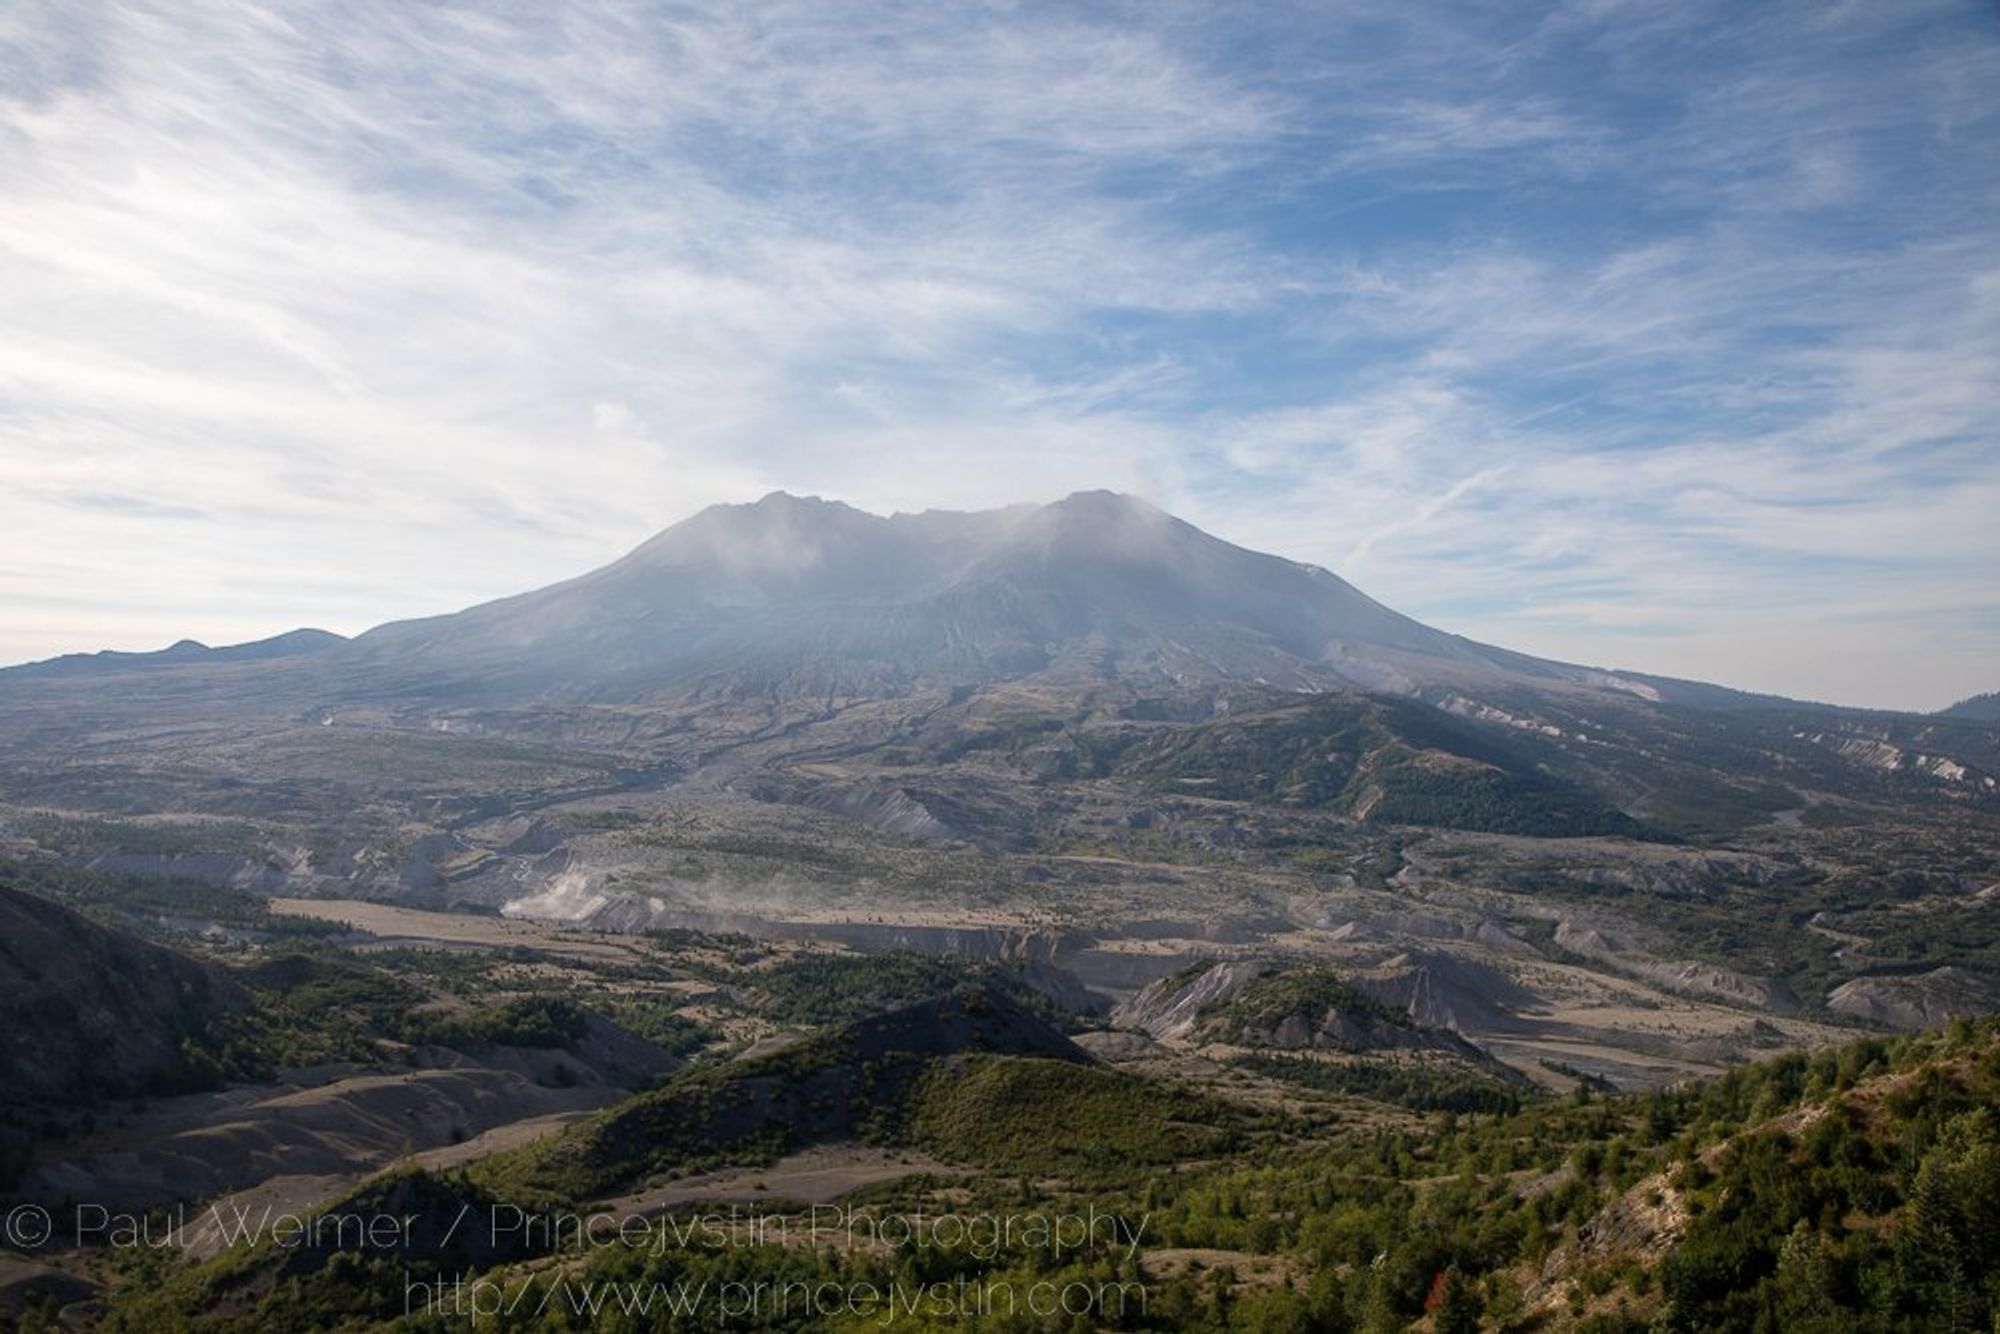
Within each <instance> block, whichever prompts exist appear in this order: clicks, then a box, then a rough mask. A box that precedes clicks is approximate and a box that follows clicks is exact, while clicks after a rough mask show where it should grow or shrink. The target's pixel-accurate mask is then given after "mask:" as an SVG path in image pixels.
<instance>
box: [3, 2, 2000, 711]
mask: <svg viewBox="0 0 2000 1334" xmlns="http://www.w3.org/2000/svg"><path fill="white" fill-rule="evenodd" d="M0 292H4V293H5V294H6V299H5V300H4V302H0V661H12V660H20V659H25V658H31V657H37V656H43V655H46V654H50V653H54V652H59V651H65V650H72V649H81V648H96V647H103V646H116V647H151V646H157V645H159V644H162V643H165V642H167V641H169V640H172V639H174V638H178V637H180V636H181V635H184V634H185V635H193V636H196V637H199V638H203V639H206V640H208V641H209V642H226V641H229V640H232V639H242V638H248V637H254V636H257V635H262V634H267V633H271V632H275V631H278V630H282V629H285V628H289V627H290V626H293V625H297V624H318V625H323V626H327V627H328V628H332V629H337V630H342V631H349V632H352V631H356V630H359V629H362V628H365V627H366V626H368V625H370V624H373V623H376V622H378V621H381V620H385V619H390V618H393V617H398V616H407V615H416V614H425V613H431V612H435V611H439V610H445V609H450V608H453V607H457V606H461V605H465V604H467V603H470V602H473V601H477V600H480V599H483V598H486V597H491V596H496V595H500V594H504V593H509V592H514V591H518V590H520V589H523V588H526V587H529V586H533V585H536V584H539V583H544V582H549V581H552V580H554V579H557V578H560V577H564V576H567V575H569V574H572V573H575V572H577V571H579V570H581V569H584V568H587V567H589V566H591V565H594V564H597V563H600V562H601V561H603V560H605V559H608V558H610V557H612V556H614V555H616V554H618V553H620V552H621V551H622V550H624V549H625V548H627V547H629V546H631V545H633V544H635V543H637V542H638V541H640V540H641V539H643V538H644V537H645V536H647V535H648V534H649V533H651V532H652V531H654V530H656V529H658V528H660V527H662V526H664V525H665V524H667V523H669V522H671V521H673V520H675V519H677V518H680V517H682V516H684V515H686V514H688V513H690V512H692V511H693V510H695V509H697V508H699V507H701V506H703V505H705V504H708V503H711V502H713V501H719V500H746V499H752V498H754V497H756V496H758V495H760V494H762V493H763V492H765V491H768V490H771V489H774V488H779V487H782V488H786V489H790V490H793V491H800V492H817V493H820V494H825V495H829V496H837V497H840V498H842V499H846V500H849V501H851V502H853V503H855V504H858V505H861V506H863V507H864V508H871V509H875V510H879V511H886V510H890V509H897V508H903V509H920V508H926V507H932V506H941V507H974V506H985V505H990V504H999V503H1005V502H1011V501H1016V500H1024V499H1048V498H1054V497H1056V496H1059V495H1061V494H1063V493H1065V492H1067V491H1070V490H1074V489H1078V488H1084V487H1092V486H1112V487H1116V488H1119V489H1124V490H1130V491H1135V492H1139V493H1142V494H1145V495H1147V496H1148V497H1150V498H1152V499H1153V500H1155V501H1156V502H1158V503H1160V504H1162V505H1164V506H1166V507H1168V508H1170V509H1172V510H1174V511H1176V512H1177V513H1180V514H1182V515H1183V516H1185V517H1187V518H1189V519H1190V520H1192V521H1194V522H1197V523H1199V524H1202V525H1203V526H1205V527H1207V528H1209V529H1211V530H1212V531H1215V532H1217V533H1219V534H1221V535H1223V536H1226V537H1229V538H1231V539H1232V540H1236V541H1240V542H1243V543H1245V544H1247V545H1252V546H1257V547H1260V548H1264V549H1268V550H1274V551H1278V552H1281V553H1283V554H1285V555H1289V556H1294V557H1297V558H1301V559H1307V560H1312V561H1316V562H1319V563H1322V564H1325V565H1328V566H1329V567H1331V568H1333V569H1335V570H1337V571H1338V572H1340V573H1341V574H1343V575H1345V576H1346V577H1348V578H1349V579H1351V580H1352V581H1354V582H1355V583H1357V584H1359V585H1360V586H1361V587H1362V588H1364V589H1365V590H1367V591H1369V592H1370V593H1372V594H1374V595H1375V596H1377V597H1378V598H1380V599H1382V600H1383V601H1386V602H1388V603H1390V604H1391V605H1394V606H1396V607H1398V608H1399V609H1401V610H1404V611H1407V612H1409V613H1411V614H1414V615H1417V616H1420V617H1422V618H1424V619H1426V620H1429V621H1431V622H1433V623H1434V624H1437V625H1440V626H1443V627H1445V628H1447V629H1451V630H1456V631H1460V632H1463V633H1466V634H1470V635H1474V636H1477V637H1479V638H1483V639H1487V640H1490V641H1493V642H1497V643H1501V644H1505V645H1508V646H1510V647H1515V648H1519V649H1524V650H1527V651H1531V652H1537V653H1542V654H1547V655H1550V656H1556V657H1562V658H1566V659H1570V660H1575V661H1582V662H1589V663H1594V664H1599V665H1605V666H1618V667H1628V668H1639V669H1645V670H1652V671H1658V672H1666V673H1672V674H1677V675H1685V676H1693V677H1699V678H1704V679H1710V680H1717V681H1722V682H1726V683H1728V684H1733V685H1739V686H1746V687H1751V688H1757V689H1765V690H1774V691H1780V692H1783V693H1788V694H1794V695H1802V696H1810V697H1816V698H1824V699H1832V700H1838V701H1843V702H1852V703H1863V704H1876V705H1887V706H1897V707H1918V708H1929V707H1936V706H1939V705H1942V704H1945V703H1947V702H1949V701H1950V700H1952V699H1954V698H1957V697H1959V696H1962V695H1965V694H1968V693H1971V692H1973V691H1977V690H1992V689H2000V578H1996V571H2000V517H1996V516H2000V392H1996V386H2000V10H1996V8H1995V6H1993V5H1992V4H1990V3H1964V4H1946V3H1926V2H1925V0H1897V2H1896V3H1848V4H1838V3H1825V2H1824V0H1819V2H1815V3H1801V4H1786V3H1775V2H1774V3H1762V4H1758V5H1751V6H1746V5H1740V4H1700V3H1687V4H1637V3H1631V4H1626V3H1615V2H1613V0H1575V2H1574V3H1568V4H1555V5H1550V6H1527V5H1514V4H1493V5H1471V4H1467V5H1425V4H1416V3H1403V2H1401V0H1398V2H1396V3H1375V2H1374V0H1368V2H1366V3H1354V4H1310V5H1307V4H1268V5H1229V6H1212V5H1206V4H1188V5H1177V4H1172V3H1139V4H1132V5H1129V6H1121V5H1115V4H1112V5H1087V6H1086V5H1068V6H1063V5H1047V4H1035V3H1019V4H1014V3H1003V4H994V5H971V4H966V5H940V4H934V3H921V4H911V5H897V4H894V3H880V2H878V0H871V2H870V3H867V4H852V5H849V4H845V3H840V2H839V0H820V2H816V3H806V4H800V5H796V6H792V5H785V4H775V3H774V4H755V5H743V6H730V5H704V6H699V7H677V6H670V5H642V4H617V5H610V4H607V5H594V4H589V3H580V2H579V3H566V4H563V5H544V4H539V3H533V4H521V5H519V6H515V7H512V8H509V7H507V6H504V5H497V4H482V5H475V6H462V7H461V6H450V5H430V4H425V5H411V4H406V3H402V2H401V0H395V2H394V3H390V2H388V0H383V2H382V3H369V2H368V0H361V2H360V3H356V0H341V2H340V3H337V4H335V3H326V4H313V3H306V2H302V3H298V4H291V5H286V6H283V7H266V6H260V5H247V4H231V3H226V2H225V0H215V2H213V3H200V4H193V5H186V4H179V3H175V4H158V5H153V4H139V3H134V4H122V3H90V0H82V2H81V3H79V2H77V0H46V2H43V0H27V3H25V4H19V3H17V4H15V5H12V6H9V7H8V8H7V9H6V10H4V11H0Z"/></svg>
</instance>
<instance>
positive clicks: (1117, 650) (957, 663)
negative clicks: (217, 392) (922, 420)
mask: <svg viewBox="0 0 2000 1334" xmlns="http://www.w3.org/2000/svg"><path fill="white" fill-rule="evenodd" d="M213 656H214V652H212V651H203V653H197V654H192V655H190V657H189V665H190V666H192V667H203V666H207V667H210V668H212V667H213V666H214V664H213V663H212V662H211V661H210V658H212V657H213ZM271 665H272V666H273V667H279V666H282V667H283V668H284V669H285V670H284V672H283V673H282V674H281V676H280V677H279V678H276V679H277V680H278V681H279V682H280V684H281V685H282V686H283V688H284V689H288V690H290V691H291V692H293V693H295V694H296V695H298V696H300V697H301V699H302V701H303V700H304V699H305V698H308V697H309V698H310V700H311V701H312V706H313V707H321V706H325V705H335V704H339V703H341V702H349V703H352V702H373V703H377V704H389V705H391V706H394V707H403V706H407V705H413V704H414V705H422V706H426V707H476V706H481V705H511V704H518V703H522V702H525V701H531V700H555V701H570V702H579V703H582V702H588V703H599V704H603V703H629V702H659V701H663V700H670V699H684V700H689V701H699V700H704V699H713V698H718V697H722V698H742V697H759V696H770V697H779V698H789V697H822V698H834V697H844V698H855V697H881V696H888V695H896V694H900V693H902V692H906V691H908V690H911V689H915V688H919V687H944V688H950V687H956V686H961V685H967V684H979V683H985V682H993V681H999V680H1010V679H1017V678H1023V677H1038V678H1042V679H1047V680H1050V681H1055V682H1071V683H1088V682H1095V681H1110V680H1116V681H1119V682H1122V683H1125V684H1129V685H1142V686H1143V685H1151V686H1154V687H1187V686H1199V685H1215V684H1243V683H1258V684H1261V685H1263V686H1266V687H1270V688H1277V689H1304V690H1318V689H1328V688H1337V687H1346V688H1355V687H1359V688H1363V689H1371V690H1388V691H1393V692H1397V693H1411V692H1414V691H1416V690H1417V689H1419V688H1421V687H1424V686H1426V685H1430V684H1435V683H1443V682H1448V683H1456V684H1461V685H1469V684H1475V683H1492V682H1495V681H1517V682H1528V681H1532V682H1537V683H1540V684H1543V685H1557V686H1566V687H1569V688H1574V689H1581V690H1586V691H1596V692H1604V691H1610V692H1612V693H1616V694H1621V695H1622V696H1623V697H1625V698H1628V699H1629V698H1633V697H1654V696H1656V695H1657V694H1658V691H1657V689H1656V688H1655V687H1654V686H1651V685H1645V684H1642V683H1640V682H1638V680H1637V678H1633V679H1630V680H1627V679H1624V678H1618V677H1612V676H1609V675H1608V674H1606V673H1602V672H1596V671H1590V670H1586V669H1582V668H1574V667H1568V666H1564V665H1562V664H1559V663H1551V662H1544V661H1542V660H1539V659H1535V658H1530V657H1526V656H1524V655H1521V654H1516V653H1510V652H1507V651H1505V650H1503V649H1497V648H1491V647H1488V646H1486V645H1482V644H1476V643H1474V642H1472V641H1470V640H1467V639H1463V638H1460V637H1458V636H1456V635H1449V634H1445V633H1442V632H1440V631H1437V630H1433V629H1431V628H1430V627H1428V626H1425V625H1422V624H1420V623H1418V622H1416V621H1413V620H1411V619H1410V618H1408V617H1406V616H1403V615H1400V614H1398V613H1396V612H1394V611H1391V610H1389V609H1388V608H1387V607H1384V606H1382V605H1381V604H1380V603H1377V602H1375V601H1374V600H1373V599H1371V598H1368V597H1367V596H1365V595H1364V594H1362V593H1361V592H1359V591H1358V590H1357V589H1355V588H1354V587H1353V586H1351V585H1349V584H1348V583H1346V582H1345V581H1343V580H1341V579H1340V578H1338V577H1337V576H1335V575H1333V574H1331V573H1330V572H1328V571H1326V570H1323V569H1320V568H1318V567H1316V566H1312V565H1305V564H1301V563H1299V562H1296V561H1290V560H1285V559H1281V558H1279V557H1276V556H1269V555H1264V554H1261V553H1259V552H1254V551H1249V550H1246V549H1244V548H1242V547H1238V546H1234V545H1232V544H1230V543H1228V542H1224V541H1222V540H1220V539H1218V538H1215V537H1211V536H1209V535H1208V534H1206V533H1204V532H1202V531H1201V530H1200V529H1198V528H1195V527H1194V526H1193V525H1191V524H1188V523H1185V522H1183V521H1181V520H1179V519H1176V518H1174V517H1172V516H1171V515H1168V514H1165V513H1163V512H1161V511H1160V510H1158V509H1155V508H1154V507H1153V506H1151V505H1149V504H1147V503H1145V502H1144V501H1141V500H1137V499H1134V498H1132V497H1129V496H1120V495H1115V494H1112V493H1110V492H1104V491H1092V492H1082V493H1079V494H1076V495H1073V496H1070V497H1068V498H1067V499H1065V500H1061V501H1057V502H1055V503H1053V504H1049V505H1042V506H1025V505H1024V506H1015V507H1011V508H1007V509H1000V510H991V511H985V512H980V513H954V512H941V511H927V512H925V513H923V514H896V515H892V516H890V517H887V518H882V517H878V516H875V515H871V514H866V513H863V512H862V511H860V510H856V509H853V508H851V507H850V506H847V505H844V504H839V503H837V502H830V501H824V500H819V499H816V498H805V499H801V498H798V497H794V496H790V495H786V494H783V493H774V494H772V495H770V496H766V497H765V498H764V499H762V500H760V501H758V502H756V503H755V504H752V505H718V506H713V507H711V508H709V509H707V510H704V511H702V512H701V513H699V514H697V515H695V516H694V517H692V518H690V519H688V520H686V521H684V522H682V523H679V524H676V525H674V526H673V527H671V528H669V529H667V530H666V531H664V532H662V533H660V534H659V535H658V536H657V537H654V538H653V539H651V540H650V541H648V542H646V543H644V544H643V545H641V546H640V547H638V548H637V549H635V550H634V551H632V552H631V553H630V554H629V555H627V556H625V557H624V558H622V559H620V560H618V561H615V562H613V563H612V564H610V565H607V566H605V567H604V568H602V569H599V570H596V571H593V572H591V573H589V574H586V575H583V576H581V577H580V578H576V579H572V580H569V581H567V582H564V583H560V584H556V585H553V586H551V587H548V588H543V589H539V590H537V591H534V592H530V593H524V594H521V595H519V596H516V597H510V598H504V599H501V600H499V601H497V602H489V603H486V604H484V605H482V606H477V607H473V608H471V609H469V610H466V611H462V612H458V613H456V614H453V615H448V616H436V617H430V618H427V619H423V620H415V621H402V622H396V623H393V624H389V625H384V626H380V627H377V628H376V629H374V630H371V631H369V632H368V633H366V634H364V635H361V636H360V637H358V638H357V639H355V640H353V641H350V642H347V643H343V644H336V645H333V646H331V647H320V648H317V649H316V650H315V651H313V652H311V653H303V654H299V655H295V656H294V657H293V658H292V659H290V660H288V661H286V662H283V663H279V662H276V661H274V662H273V663H272V664H271ZM267 684H268V683H267ZM302 707H303V702H302Z"/></svg>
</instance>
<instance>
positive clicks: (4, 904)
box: [0, 887, 247, 1102]
mask: <svg viewBox="0 0 2000 1334" xmlns="http://www.w3.org/2000/svg"><path fill="white" fill-rule="evenodd" d="M246 1003H247V998H246V997H245V996H244V994H243V992H242V990H241V989H240V988H239V987H237V986H236V985H235V984H234V983H233V982H231V981H230V980H228V979H227V978H226V977H224V976H223V975H222V974H220V973H218V972H217V971H215V970H214V969H211V968H209V967H207V966H206V965H204V964H201V963H198V962H196V961H195V960H193V959H190V958H187V957H186V956H185V955H180V954H176V953H174V952H173V951H171V950H166V949H162V948H160V947H159V946H157V945H149V944H147V943H146V942H144V941H141V940H135V939H133V938H131V937H129V936H125V935H121V934H120V933H118V932H115V931H111V930H108V929H106V928H104V927H101V926H98V925H97V924H96V923H94V922H91V921H89V920H88V919H86V918H83V917H80V916H78V915H77V914H76V913H73V912H71V911H70V910H69V909H67V908H64V907H61V906H59V905H57V904H54V903H51V902H49V901H48V900H46V899H42V898H37V897H35V896H34V895H32V894H24V893H22V892H20V891H18V890H14V889H8V888H5V887H0V1102H4V1101H23V1102H38V1101H48V1100H63V1099H68V1098H75V1097H84V1096H101V1095H111V1094H121V1095H122V1094H135V1093H140V1092H144V1091H150V1090H156V1089H159V1088H162V1087H171V1086H175V1085H184V1084H190V1083H192V1082H194V1081H195V1080H196V1072H195V1071H194V1070H193V1068H192V1067H191V1066H190V1065H189V1062H188V1059H187V1057H186V1056H185V1054H184V1050H183V1044H184V1043H185V1042H186V1041H187V1040H188V1039H190V1038H193V1037H196V1036H198V1035H199V1034H200V1033H201V1032H202V1030H203V1028H204V1026H205V1025H206V1024H207V1023H208V1021H209V1020H211V1019H213V1018H214V1017H215V1016H217V1015H218V1014H220V1013H222V1012H224V1011H226V1010H232V1009H236V1008H240V1007H241V1006H242V1005H244V1004H246Z"/></svg>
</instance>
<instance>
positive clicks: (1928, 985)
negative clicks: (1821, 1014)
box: [1826, 965, 2000, 1030]
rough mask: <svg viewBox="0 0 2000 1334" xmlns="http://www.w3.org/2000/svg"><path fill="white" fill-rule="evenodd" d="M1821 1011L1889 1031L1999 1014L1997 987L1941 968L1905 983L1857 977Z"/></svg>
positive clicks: (1829, 998) (1986, 980)
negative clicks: (1864, 1021) (1995, 1012)
mask: <svg viewBox="0 0 2000 1334" xmlns="http://www.w3.org/2000/svg"><path fill="white" fill-rule="evenodd" d="M1826 1008H1827V1009H1829V1010H1832V1011H1833V1012H1834V1013H1836V1014H1844V1015H1849V1016H1851V1017H1853V1018H1855V1019H1863V1020H1866V1021H1868V1022H1870V1023H1876V1024H1886V1025H1888V1026H1889V1027H1891V1028H1905V1029H1913V1030H1914V1029H1920V1028H1936V1027H1937V1026H1938V1025H1940V1024H1944V1023H1947V1022H1949V1021H1950V1020H1953V1019H1959V1018H1965V1017H1969V1016H1972V1015H1980V1014H1991V1013H1992V1012H1993V1011H1995V1010H2000V985H1996V984H1995V983H1994V982H1993V980H1992V979H1990V978H1987V977H1982V976H1981V975H1979V974H1978V973H1974V972H1970V971H1968V970H1966V969H1964V968H1956V967H1952V966H1950V965H1946V966H1945V967H1943V968H1934V969H1932V970H1931V971H1930V972H1928V973H1917V974H1913V975H1910V976H1905V977H1857V978H1855V979H1854V980H1853V981H1852V982H1844V983H1842V984H1841V985H1840V986H1838V987H1835V988H1834V989H1833V991H1832V992H1830V993H1829V994H1828V995H1827V998H1826Z"/></svg>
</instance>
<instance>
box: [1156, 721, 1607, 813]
mask: <svg viewBox="0 0 2000 1334" xmlns="http://www.w3.org/2000/svg"><path fill="white" fill-rule="evenodd" d="M1117 769H1118V772H1119V774H1120V775H1122V776H1124V777H1127V778H1129V779H1133V780H1136V781H1138V782H1139V783H1140V784H1141V785H1143V786H1145V787H1148V788H1150V789H1153V790H1155V791H1164V792H1184V793H1192V794H1195V795H1199V796H1203V797H1210V798H1216V799H1220V800H1224V801H1252V802H1270V803H1276V804H1280V805H1288V806H1300V807H1306V808H1326V809H1331V810H1336V811H1341V812H1347V813H1353V814H1357V815H1360V814H1365V815H1366V816H1367V817H1368V818H1369V819H1370V820H1372V821H1375V822H1378V823H1384V824H1410V825H1431V826H1442V827H1448V828H1455V829H1473V830H1483V831H1486V832H1492V833H1511V834H1531V835H1536V836H1541V837H1571V836H1580V835H1588V834H1625V835H1630V834H1636V833H1639V832H1641V828H1640V826H1639V824H1638V823H1637V822H1636V821H1634V820H1633V819H1631V818H1630V817H1629V816H1627V815H1625V814H1623V813H1622V812H1620V811H1617V810H1615V809H1613V808H1612V807H1611V806H1609V805H1607V804H1606V803H1605V802H1603V801H1602V800H1600V799H1599V798H1597V797H1595V796H1593V795H1591V794H1590V793H1589V792H1587V791H1584V790H1583V789H1581V788H1578V787H1575V786H1573V785H1571V784H1568V783H1565V782H1563V781H1561V780H1559V779H1557V778H1554V777H1552V776H1550V775H1549V774H1547V773H1544V772H1542V771H1541V770H1540V769H1538V768H1537V766H1536V765H1535V763H1534V762H1533V761H1532V760H1531V759H1529V758H1528V757H1527V756H1526V755H1525V754H1523V753H1521V752H1520V751H1519V750H1518V749H1517V748H1516V747H1515V746H1513V745H1511V744H1509V742H1508V740H1507V739H1506V738H1502V737H1497V736H1495V735H1492V734H1491V733H1489V732H1488V731H1486V730H1483V729H1480V728H1477V727H1475V726H1473V725H1471V724H1468V723H1465V722H1462V721H1461V720H1459V719H1456V718H1453V717H1451V716H1450V715H1449V714H1446V713H1444V712H1442V711H1441V710H1439V709H1436V708H1434V707H1432V706H1430V705H1428V704H1424V703H1421V702H1418V701H1412V700H1403V699H1393V698H1378V697H1373V696H1322V697H1316V698H1314V699H1311V700H1309V701H1305V702H1302V703H1291V704H1286V705H1284V706H1282V707H1278V708H1272V709H1267V710H1264V711H1261V712H1254V713H1250V714H1245V715H1239V716H1232V717H1229V718H1226V719H1220V720H1217V721H1213V722H1208V723H1202V724H1198V725H1195V726H1191V727H1183V728H1178V729H1175V730H1173V731H1170V732H1164V733H1160V734H1158V735H1156V736H1153V737H1151V738H1149V739H1147V740H1145V741H1141V742H1139V743H1137V744H1135V745H1133V746H1132V747H1130V748H1129V749H1128V750H1126V751H1125V752H1124V754H1123V755H1122V756H1121V758H1120V759H1119V762H1118V766H1117Z"/></svg>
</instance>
